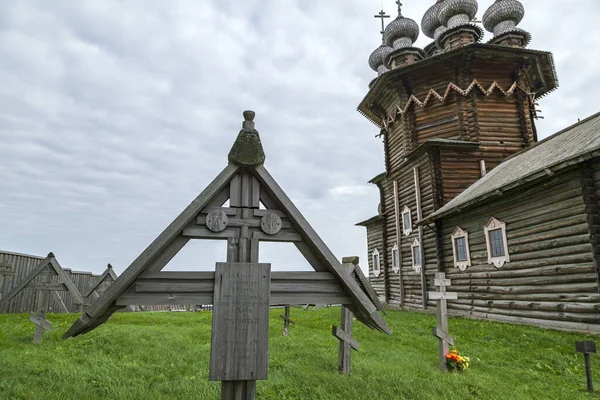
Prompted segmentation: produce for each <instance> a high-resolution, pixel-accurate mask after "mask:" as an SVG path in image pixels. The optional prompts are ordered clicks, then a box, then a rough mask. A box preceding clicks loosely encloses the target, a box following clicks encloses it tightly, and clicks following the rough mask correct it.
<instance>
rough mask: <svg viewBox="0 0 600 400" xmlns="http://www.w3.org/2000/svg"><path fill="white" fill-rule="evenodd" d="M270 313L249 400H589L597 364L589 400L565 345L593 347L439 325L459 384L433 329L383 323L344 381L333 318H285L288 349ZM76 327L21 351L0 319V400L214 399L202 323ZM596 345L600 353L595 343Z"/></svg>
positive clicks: (21, 335) (23, 323) (206, 322)
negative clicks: (442, 358) (467, 363)
mask: <svg viewBox="0 0 600 400" xmlns="http://www.w3.org/2000/svg"><path fill="white" fill-rule="evenodd" d="M280 312H281V310H271V326H270V339H269V341H270V347H269V380H268V381H259V382H258V397H259V398H260V399H303V400H305V399H323V400H325V399H327V400H330V399H344V400H347V399H368V400H375V399H386V400H389V399H454V400H456V399H471V398H478V399H598V398H600V396H599V395H598V394H597V393H599V392H600V390H598V389H600V360H599V357H598V356H592V372H593V376H594V380H595V383H596V387H597V392H596V394H588V393H587V392H586V391H585V371H584V367H583V357H582V356H581V355H580V354H578V353H575V350H574V348H575V346H574V342H575V340H584V339H587V340H595V341H597V342H600V340H598V337H586V336H585V335H579V334H569V333H560V332H554V331H549V330H543V329H537V328H533V327H523V326H516V325H507V324H499V323H492V322H484V321H474V320H468V319H461V318H452V319H450V333H451V334H452V335H453V336H454V338H455V341H456V343H457V348H458V350H459V351H460V352H461V353H464V354H465V355H467V356H470V357H471V360H472V364H471V368H470V369H469V370H468V371H467V372H465V373H463V374H456V373H453V374H442V373H441V372H440V371H439V370H438V361H437V340H436V339H435V338H434V337H433V336H432V335H431V327H432V326H434V325H435V317H434V316H432V315H423V314H418V313H407V312H401V311H390V312H389V313H388V317H387V321H388V323H389V325H390V327H391V328H392V330H393V331H394V333H393V334H392V336H386V335H385V334H382V333H378V332H374V331H371V330H370V329H368V328H366V327H364V326H363V325H362V324H360V323H356V324H355V337H356V338H357V339H358V341H359V342H360V346H361V348H360V351H359V352H353V355H352V357H353V359H352V375H351V376H342V375H340V374H338V372H337V348H338V346H337V340H336V339H335V338H334V337H333V336H332V335H331V332H330V327H331V325H334V324H337V323H338V320H339V308H335V307H332V308H328V309H322V310H317V311H314V312H313V311H304V310H302V309H297V308H292V310H291V314H292V318H293V319H295V320H296V325H292V326H291V333H290V336H288V337H283V336H282V335H281V330H282V327H283V322H282V320H281V319H280V318H279V317H278V315H279V313H280ZM77 317H78V315H67V314H51V315H49V317H48V319H49V320H50V321H51V322H52V324H53V326H54V328H53V330H52V331H51V332H50V333H49V334H48V333H47V334H46V335H45V336H44V341H43V342H42V344H41V345H38V346H35V345H33V344H32V343H31V340H32V335H33V324H32V323H30V322H29V319H28V315H24V314H12V315H7V314H2V315H0V399H61V400H62V399H78V400H79V399H218V398H219V393H220V383H219V382H209V381H208V365H209V356H210V328H211V314H210V313H209V312H199V313H185V312H180V313H168V312H165V313H120V314H116V315H114V316H113V317H112V318H111V319H110V320H109V321H108V322H107V323H106V324H105V325H103V326H101V327H99V328H97V329H96V330H94V331H92V332H91V333H88V334H86V335H83V336H78V337H76V338H74V339H68V340H66V341H63V340H62V339H61V335H62V334H63V333H64V332H65V331H66V330H67V328H68V327H69V326H70V325H71V323H73V321H74V320H75V319H76V318H77ZM598 344H599V345H600V343H598Z"/></svg>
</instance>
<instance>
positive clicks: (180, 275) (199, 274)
mask: <svg viewBox="0 0 600 400" xmlns="http://www.w3.org/2000/svg"><path fill="white" fill-rule="evenodd" d="M140 279H174V280H182V279H194V280H208V279H215V273H214V271H161V272H144V273H143V274H141V275H140ZM278 280H290V281H293V280H301V281H306V280H317V281H333V282H337V279H336V278H335V276H334V275H333V274H331V273H329V272H313V271H273V272H271V282H273V281H278Z"/></svg>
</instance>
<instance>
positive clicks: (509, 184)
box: [424, 113, 600, 221]
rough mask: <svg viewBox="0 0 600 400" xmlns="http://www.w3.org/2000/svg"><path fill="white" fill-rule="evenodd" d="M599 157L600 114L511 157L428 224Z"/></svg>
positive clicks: (429, 218)
mask: <svg viewBox="0 0 600 400" xmlns="http://www.w3.org/2000/svg"><path fill="white" fill-rule="evenodd" d="M598 156H600V113H597V114H594V115H592V116H590V117H588V118H586V119H585V120H583V121H581V122H578V123H576V124H574V125H572V126H570V127H568V128H566V129H564V130H562V131H560V132H558V133H556V134H554V135H552V136H550V137H548V138H546V139H544V140H542V141H540V142H538V143H536V144H535V145H533V146H531V147H529V148H527V149H524V150H522V151H520V152H519V153H516V154H514V155H513V156H511V157H509V158H507V159H506V160H504V161H503V162H502V163H500V164H499V165H498V166H497V167H496V168H494V169H493V170H492V171H491V172H489V173H488V174H487V175H486V176H485V177H483V178H481V179H479V180H478V181H477V182H475V183H474V184H473V185H471V186H470V187H469V188H468V189H466V190H465V191H464V192H462V193H461V194H459V195H458V196H456V197H455V198H454V199H452V200H451V201H450V202H448V204H446V205H445V206H443V207H442V208H440V209H439V210H437V211H436V212H435V213H433V214H431V215H429V216H427V217H426V218H425V219H424V221H428V220H435V219H438V218H440V217H443V216H445V215H448V214H451V213H454V212H458V211H460V210H462V209H464V208H466V207H469V206H471V205H473V204H476V203H479V202H481V201H483V200H485V199H488V198H491V197H493V196H497V195H501V194H502V193H503V192H506V191H507V190H510V189H513V188H515V187H518V186H521V185H523V184H525V183H527V182H531V181H533V180H535V179H538V178H541V177H543V176H548V175H553V174H554V173H556V172H557V171H559V170H561V169H564V168H567V167H569V166H571V165H574V164H578V163H581V162H583V161H585V160H588V159H590V158H593V157H598Z"/></svg>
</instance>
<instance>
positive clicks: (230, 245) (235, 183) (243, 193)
mask: <svg viewBox="0 0 600 400" xmlns="http://www.w3.org/2000/svg"><path fill="white" fill-rule="evenodd" d="M229 191H230V200H229V205H230V207H235V208H237V215H236V217H241V218H248V219H250V218H252V217H253V215H254V214H253V209H255V208H256V209H258V208H259V199H258V197H257V196H253V195H252V194H253V193H258V192H260V184H259V182H258V181H257V180H256V179H254V178H253V177H251V176H249V175H242V174H238V175H236V176H235V177H234V178H233V179H232V180H231V182H230V184H229ZM251 236H252V235H251V234H250V233H249V229H248V226H247V225H245V226H241V227H240V228H239V237H236V238H229V239H227V262H251V263H258V239H253V238H251ZM221 399H222V400H238V399H239V400H254V399H256V380H242V381H221Z"/></svg>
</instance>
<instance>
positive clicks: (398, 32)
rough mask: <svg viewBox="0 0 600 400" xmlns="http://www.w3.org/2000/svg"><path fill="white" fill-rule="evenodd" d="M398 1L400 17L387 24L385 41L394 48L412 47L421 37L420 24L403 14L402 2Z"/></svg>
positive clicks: (384, 34)
mask: <svg viewBox="0 0 600 400" xmlns="http://www.w3.org/2000/svg"><path fill="white" fill-rule="evenodd" d="M396 3H398V17H396V19H395V20H393V21H392V22H390V23H389V24H388V26H386V28H385V30H384V32H383V41H384V43H385V44H387V45H388V46H390V47H392V48H393V49H394V50H398V49H401V48H404V47H412V45H413V43H414V42H416V41H417V38H418V37H419V30H420V29H419V25H417V23H416V22H415V21H413V20H412V19H410V18H405V17H403V16H402V10H401V7H402V3H400V1H397V2H396Z"/></svg>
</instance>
